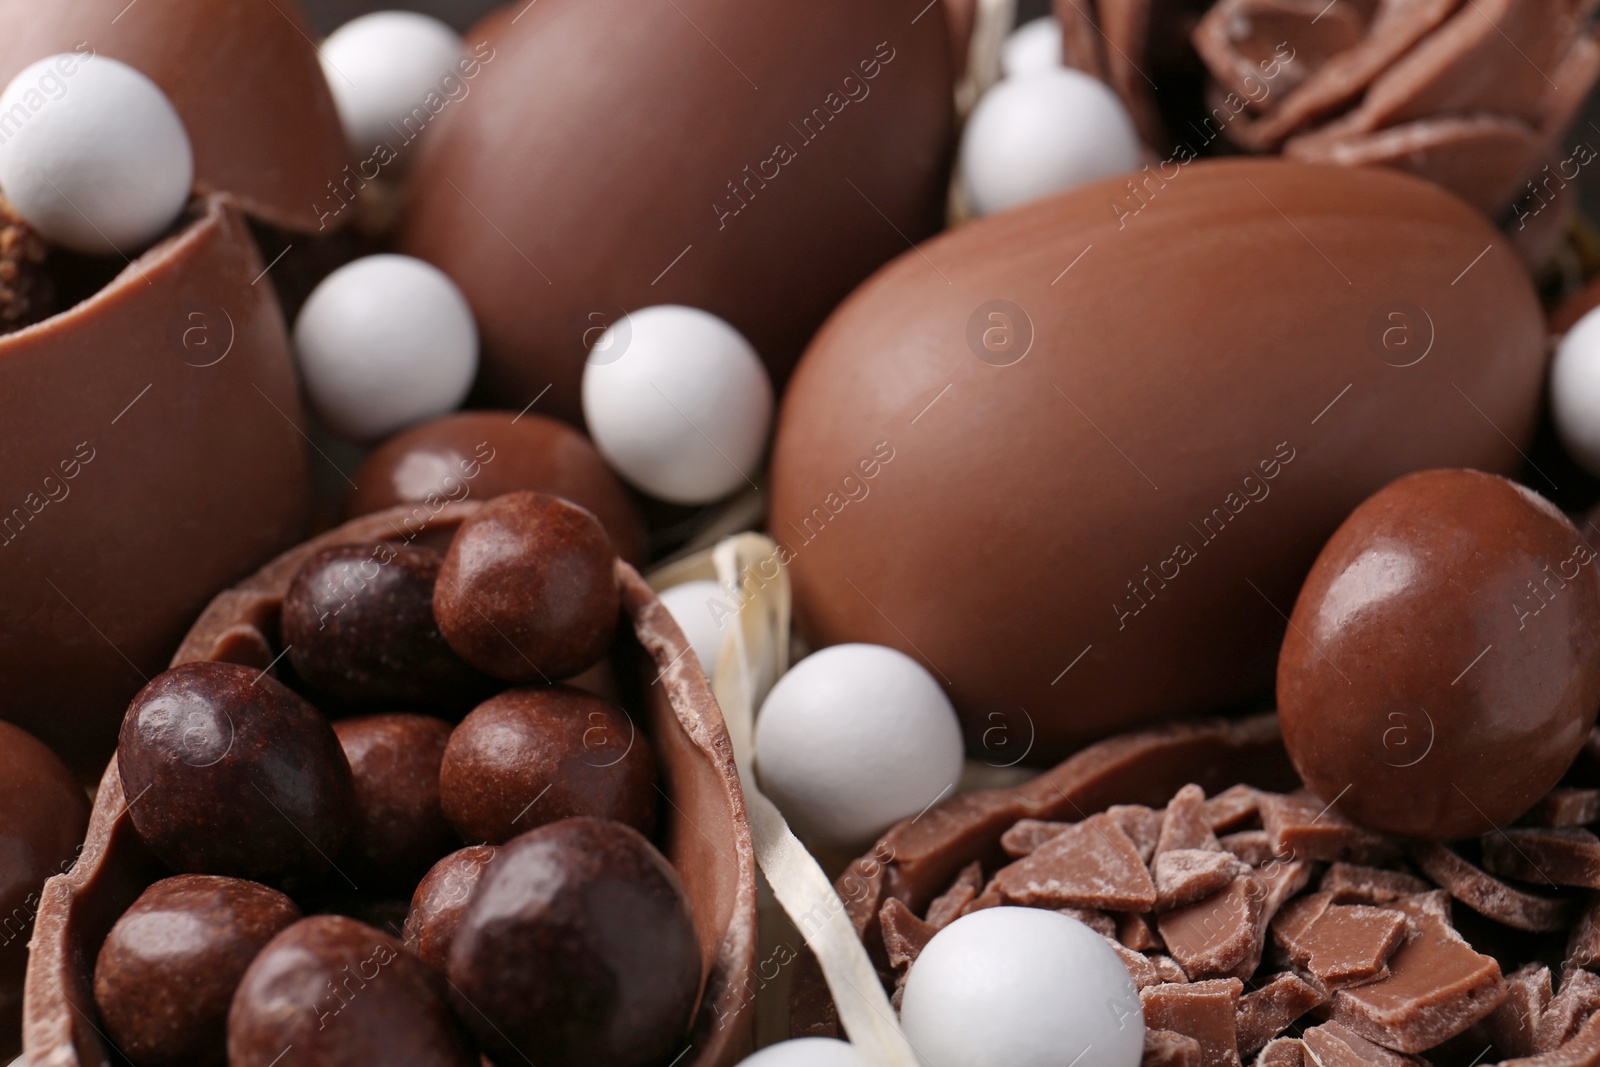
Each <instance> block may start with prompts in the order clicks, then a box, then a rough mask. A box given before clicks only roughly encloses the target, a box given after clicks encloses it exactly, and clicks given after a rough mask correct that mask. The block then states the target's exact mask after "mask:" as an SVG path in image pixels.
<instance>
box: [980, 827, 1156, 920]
mask: <svg viewBox="0 0 1600 1067" xmlns="http://www.w3.org/2000/svg"><path fill="white" fill-rule="evenodd" d="M994 885H995V889H996V890H997V891H998V893H999V894H1000V896H1001V897H1002V898H1003V899H1004V900H1005V901H1006V902H1007V903H1010V904H1024V905H1029V906H1032V907H1051V908H1108V909H1111V910H1114V911H1149V910H1150V909H1151V908H1153V907H1155V904H1156V887H1155V883H1154V882H1153V881H1151V878H1150V871H1149V869H1148V868H1146V867H1145V865H1144V863H1143V861H1142V860H1140V858H1139V853H1138V851H1137V850H1136V849H1135V848H1134V845H1133V842H1132V841H1131V840H1130V839H1129V838H1128V835H1127V834H1125V833H1123V832H1122V828H1121V827H1120V826H1118V825H1117V824H1116V823H1115V822H1113V821H1112V820H1111V819H1109V818H1107V817H1106V816H1104V815H1097V816H1091V817H1090V818H1088V819H1085V820H1084V821H1083V822H1081V823H1077V824H1075V825H1073V826H1070V827H1068V828H1067V829H1065V830H1063V831H1062V832H1061V833H1059V834H1057V835H1056V836H1055V837H1052V838H1051V839H1050V840H1049V841H1047V842H1045V843H1044V844H1043V845H1041V846H1040V847H1039V848H1037V849H1035V850H1034V851H1033V852H1032V853H1030V854H1029V855H1028V856H1027V858H1025V859H1021V860H1018V861H1017V862H1016V863H1013V864H1011V865H1010V866H1008V867H1005V868H1003V869H1002V870H1001V871H1000V873H999V874H997V875H996V876H995V879H994Z"/></svg>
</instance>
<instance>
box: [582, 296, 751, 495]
mask: <svg viewBox="0 0 1600 1067" xmlns="http://www.w3.org/2000/svg"><path fill="white" fill-rule="evenodd" d="M591 351H592V352H593V353H597V354H598V353H604V355H603V357H601V356H599V355H591V357H590V359H589V362H588V363H587V364H586V365H585V367H584V369H583V417H584V419H585V420H586V421H587V422H588V424H589V434H590V436H592V437H593V438H594V443H595V446H596V447H597V448H599V449H600V454H601V455H602V456H604V457H605V458H606V461H607V462H608V463H610V464H611V466H612V467H613V468H614V469H615V470H616V471H617V472H618V473H619V474H621V475H622V476H623V477H624V478H626V479H627V480H628V481H630V482H632V483H633V484H634V486H636V487H637V488H639V489H641V490H643V491H644V492H646V493H649V494H650V495H651V496H654V497H658V498H660V499H662V500H668V501H671V502H672V503H674V504H709V503H711V502H712V501H713V500H719V499H721V498H722V497H725V496H727V495H728V494H729V493H731V492H733V491H734V490H736V489H738V488H740V487H741V486H743V485H746V484H749V482H750V479H751V478H753V477H754V475H755V473H756V471H757V469H758V468H759V466H760V463H761V454H762V453H763V452H764V451H766V445H767V430H768V429H769V427H770V426H771V423H772V381H771V379H769V378H768V377H767V370H766V368H765V367H764V366H762V364H761V359H760V357H758V356H757V355H756V350H755V349H754V348H751V347H750V342H748V341H746V340H745V339H744V336H743V335H742V334H740V333H739V331H738V330H735V329H734V328H733V327H732V326H730V325H728V324H727V323H726V322H724V321H722V320H721V319H719V318H717V317H716V316H715V315H713V314H711V313H710V312H707V311H701V310H699V309H697V308H690V307H681V306H678V305H675V304H662V305H659V306H656V307H649V308H645V309H644V310H643V311H635V312H633V313H631V314H629V315H628V316H627V317H626V318H624V319H622V320H621V321H620V322H617V323H615V324H613V325H612V326H611V328H610V329H608V330H607V331H606V332H605V333H604V334H602V335H601V336H600V337H599V338H598V339H597V340H596V341H595V344H594V347H593V349H591Z"/></svg>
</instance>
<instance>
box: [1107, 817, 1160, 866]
mask: <svg viewBox="0 0 1600 1067" xmlns="http://www.w3.org/2000/svg"><path fill="white" fill-rule="evenodd" d="M1106 817H1107V818H1108V819H1110V820H1111V821H1112V822H1114V823H1116V824H1117V825H1118V826H1120V827H1122V832H1123V833H1125V834H1127V835H1128V839H1129V840H1130V841H1132V842H1133V845H1134V847H1135V848H1137V849H1138V850H1139V858H1140V859H1141V860H1143V861H1144V862H1146V863H1149V862H1150V860H1151V857H1153V856H1154V855H1155V854H1156V841H1157V840H1158V839H1159V838H1160V837H1161V823H1162V821H1163V819H1164V818H1165V816H1163V814H1162V813H1161V812H1159V811H1157V810H1156V809H1154V808H1147V807H1145V806H1144V805H1142V804H1113V805H1112V806H1111V807H1109V808H1107V809H1106Z"/></svg>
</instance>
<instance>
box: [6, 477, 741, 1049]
mask: <svg viewBox="0 0 1600 1067" xmlns="http://www.w3.org/2000/svg"><path fill="white" fill-rule="evenodd" d="M479 507H480V505H478V504H476V503H464V504H452V505H449V506H447V507H445V508H443V509H441V510H440V511H439V512H438V513H437V514H435V515H433V516H432V517H431V519H430V520H429V521H428V522H426V523H413V524H412V525H411V526H407V525H405V523H406V520H407V518H408V517H409V516H410V515H411V509H410V508H405V507H401V508H394V509H390V510H387V511H381V512H377V513H374V514H372V515H368V516H365V517H363V518H360V519H356V520H354V521H352V522H349V523H346V524H345V525H343V526H341V527H338V528H337V529H334V530H332V531H329V532H328V533H326V534H323V535H322V536H320V537H317V538H314V539H312V540H311V541H308V542H306V543H304V544H301V545H299V546H298V547H296V548H294V549H292V550H290V551H289V552H287V553H285V554H283V555H281V556H279V557H278V558H276V559H275V560H273V561H272V562H271V563H269V564H267V565H266V566H265V567H264V568H262V569H261V570H260V571H258V572H256V573H255V574H254V575H253V576H251V577H250V578H247V579H246V580H245V581H243V582H241V583H240V584H238V585H236V586H234V587H233V588H231V589H227V590H226V591H224V592H222V593H221V594H219V595H218V596H217V597H216V598H215V599H214V600H213V601H212V602H211V604H210V606H209V607H207V608H206V609H205V611H204V613H203V614H201V616H200V617H199V619H198V621H196V622H195V624H194V626H193V628H192V629H191V630H190V631H189V634H188V636H187V637H186V638H185V640H184V642H183V644H182V646H181V647H180V648H179V650H178V653H177V655H176V656H175V657H174V659H173V662H174V663H186V662H190V661H192V660H202V659H208V660H222V661H226V662H231V663H242V664H245V665H247V666H254V667H256V668H257V669H265V668H266V667H267V666H268V665H269V664H270V663H271V662H272V660H273V657H275V656H276V655H277V652H278V650H277V649H276V647H275V643H276V642H275V632H276V629H277V618H278V612H279V610H280V609H281V607H282V604H283V596H284V593H285V592H286V591H287V589H288V587H289V582H290V581H291V579H293V577H294V575H295V573H296V572H297V571H298V570H299V569H300V567H301V565H302V564H303V563H304V562H305V560H306V559H308V558H309V557H310V556H311V555H313V554H314V553H316V552H318V551H320V550H322V549H325V548H328V547H331V546H333V545H339V544H356V543H363V542H370V541H381V540H384V539H385V538H388V539H391V540H395V541H399V540H404V539H406V538H407V537H408V536H410V537H412V538H414V540H415V541H416V542H417V543H419V544H420V543H427V544H429V545H430V546H432V547H435V548H442V547H444V546H445V545H447V544H448V542H449V539H450V537H451V535H452V534H453V533H454V532H455V530H456V528H457V527H458V526H459V525H460V524H461V523H462V522H463V521H464V520H465V519H466V518H468V517H469V516H470V515H472V514H473V513H474V512H475V511H476V510H477V509H478V508H479ZM616 573H617V581H618V585H619V587H620V589H621V594H622V609H623V614H624V618H625V620H626V623H627V624H626V625H624V626H621V627H619V631H620V632H619V634H618V638H617V642H616V644H615V645H614V646H613V649H612V660H613V662H614V663H615V664H617V669H618V673H619V675H620V676H621V678H622V682H623V686H622V692H624V693H632V694H634V695H635V699H636V700H637V704H635V705H630V706H636V707H638V708H639V710H640V712H641V715H640V725H641V727H642V728H643V729H644V730H645V732H646V733H647V734H648V735H649V737H650V740H651V743H652V744H653V745H654V746H655V752H656V757H657V759H658V761H659V767H660V771H661V777H662V788H663V789H664V790H665V792H666V794H667V795H668V796H669V797H670V798H671V799H672V803H670V804H667V805H664V808H663V812H662V818H661V824H662V825H661V826H660V827H659V833H658V835H657V837H656V838H655V841H656V843H657V844H658V845H659V847H660V848H661V850H662V852H663V853H664V854H665V855H666V857H667V858H668V860H670V861H671V863H672V865H673V867H674V869H675V870H676V871H677V872H678V874H679V877H681V878H682V879H683V883H684V888H685V890H686V891H687V893H688V895H689V899H690V902H691V904H692V906H693V910H694V918H695V929H696V934H697V936H698V938H699V942H700V950H701V959H702V963H703V966H704V968H705V975H706V983H707V988H708V989H710V990H712V991H713V993H711V994H710V995H708V996H707V997H706V998H705V999H704V1001H703V1002H702V1004H701V1007H700V1010H699V1012H698V1013H697V1015H696V1017H695V1020H694V1026H693V1029H692V1031H691V1034H690V1040H691V1041H692V1042H693V1047H694V1050H695V1052H694V1055H693V1056H692V1057H691V1058H685V1060H684V1062H683V1065H681V1067H731V1065H732V1064H734V1063H737V1062H738V1061H739V1059H740V1058H741V1057H742V1056H743V1055H744V1053H745V1052H746V1051H747V1048H748V1045H749V1042H750V1034H751V1027H752V1025H753V1022H754V1018H753V1014H754V1013H753V1010H752V1004H751V1002H750V1001H749V997H748V994H747V990H748V989H750V988H753V987H754V980H755V978H754V967H755V951H756V942H755V937H756V910H755V909H756V896H755V865H754V859H753V852H752V846H751V843H750V830H749V825H748V823H747V822H746V820H745V809H744V797H743V794H742V792H741V791H740V787H739V779H738V772H737V771H736V769H735V767H734V763H733V749H732V745H731V743H730V742H729V740H728V734H727V728H726V726H725V725H724V724H723V721H722V714H721V712H720V711H719V710H718V708H717V705H716V701H715V699H714V698H713V697H712V695H711V690H710V686H709V683H708V682H707V681H706V679H705V676H704V674H703V673H702V672H701V670H700V667H699V665H698V663H696V662H695V660H694V657H693V656H689V655H686V652H687V649H688V645H687V643H686V642H685V641H684V639H683V636H682V634H681V633H680V632H679V631H678V628H677V625H676V624H675V623H674V622H673V621H672V618H671V616H670V615H669V614H668V612H667V610H666V608H665V607H663V606H662V605H661V603H660V601H658V600H657V599H656V597H655V594H654V593H652V592H651V591H650V588H649V586H647V585H646V584H645V583H644V580H643V579H642V578H640V577H639V575H638V572H636V571H635V570H634V569H633V568H632V567H631V566H629V565H628V564H626V563H622V562H618V563H617V565H616ZM127 806H128V805H127V797H126V796H124V794H123V792H122V788H121V779H120V777H119V775H118V773H117V766H116V760H115V758H113V759H112V761H111V763H110V765H109V766H108V768H107V770H106V773H105V775H104V777H103V778H102V779H101V783H100V791H99V793H98V795H97V797H96V799H95V806H94V811H93V813H92V815H91V818H90V824H89V832H88V837H87V840H86V842H85V845H84V853H83V858H82V859H80V860H79V862H78V864H77V865H76V866H75V867H73V868H72V870H71V871H70V872H68V873H67V874H65V875H62V876H60V877H57V878H54V879H52V880H51V881H50V882H49V883H48V885H47V886H46V887H45V891H44V894H43V902H42V904H41V906H40V909H39V921H38V925H37V928H36V933H35V936H34V942H33V950H32V954H31V958H30V960H29V983H28V995H27V999H26V1004H25V1015H24V1019H23V1040H24V1045H25V1048H26V1049H27V1051H28V1054H29V1055H30V1056H32V1057H34V1058H36V1059H37V1060H39V1061H40V1062H44V1061H46V1060H47V1061H48V1062H50V1063H53V1064H59V1065H61V1067H88V1065H91V1064H100V1063H103V1062H105V1057H106V1051H105V1048H104V1044H103V1042H102V1039H101V1038H100V1036H99V1034H98V1033H97V1031H96V1030H95V1027H94V1024H93V1021H92V1020H93V1019H94V1005H93V999H92V995H91V988H90V981H91V977H92V976H91V974H90V972H89V968H88V965H87V962H86V961H89V960H93V959H94V957H95V953H96V952H97V951H98V950H99V947H100V945H101V943H102V942H103V941H104V939H105V936H106V933H107V932H108V931H109V930H110V928H111V926H112V924H113V923H115V921H116V919H117V917H118V916H119V915H121V914H122V912H123V911H125V910H126V909H127V907H128V906H129V905H130V904H132V903H133V901H134V899H135V898H136V897H137V896H138V895H139V893H140V891H141V890H143V889H144V888H145V887H146V886H148V885H149V884H151V883H152V882H154V881H156V880H157V879H159V878H160V877H162V876H163V875H164V874H165V872H164V870H163V869H162V868H161V867H160V865H159V864H158V863H156V862H155V860H154V859H153V857H151V856H150V854H149V852H148V850H147V849H146V848H145V847H144V845H143V844H142V843H141V842H140V841H139V840H138V835H137V834H136V833H135V832H134V829H133V823H132V820H131V819H130V818H129V816H128V813H127Z"/></svg>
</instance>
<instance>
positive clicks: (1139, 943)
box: [1116, 911, 1167, 952]
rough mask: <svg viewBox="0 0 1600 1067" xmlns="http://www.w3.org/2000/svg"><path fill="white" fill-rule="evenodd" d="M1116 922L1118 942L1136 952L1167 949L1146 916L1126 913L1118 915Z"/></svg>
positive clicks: (1130, 912) (1131, 912)
mask: <svg viewBox="0 0 1600 1067" xmlns="http://www.w3.org/2000/svg"><path fill="white" fill-rule="evenodd" d="M1116 920H1117V941H1119V942H1121V943H1122V944H1123V945H1126V946H1127V947H1128V948H1131V949H1133V950H1134V951H1135V952H1154V951H1158V950H1160V949H1164V948H1166V947H1167V946H1166V945H1165V944H1164V943H1162V940H1161V935H1160V934H1158V933H1156V928H1155V927H1154V926H1153V925H1152V924H1151V922H1150V920H1149V919H1148V918H1147V917H1146V916H1143V915H1140V914H1139V913H1138V912H1133V911H1125V912H1122V913H1121V914H1119V915H1117V916H1116Z"/></svg>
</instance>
